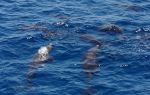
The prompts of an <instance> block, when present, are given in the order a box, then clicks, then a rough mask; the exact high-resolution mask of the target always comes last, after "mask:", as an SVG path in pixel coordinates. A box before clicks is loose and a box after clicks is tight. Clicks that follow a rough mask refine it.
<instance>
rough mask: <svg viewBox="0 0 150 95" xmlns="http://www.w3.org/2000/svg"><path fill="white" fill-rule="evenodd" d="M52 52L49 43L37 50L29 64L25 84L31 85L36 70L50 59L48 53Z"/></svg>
mask: <svg viewBox="0 0 150 95" xmlns="http://www.w3.org/2000/svg"><path fill="white" fill-rule="evenodd" d="M51 50H52V44H51V43H50V44H49V45H47V46H42V47H40V48H39V50H38V52H37V54H36V56H35V57H34V58H33V61H32V63H31V64H30V67H29V71H28V73H27V82H28V83H29V85H31V82H32V79H33V77H34V75H35V73H36V70H37V68H38V67H39V66H41V64H42V63H44V62H45V61H48V60H49V59H50V60H51V59H52V57H50V56H49V52H50V51H51Z"/></svg>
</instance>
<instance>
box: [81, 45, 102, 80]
mask: <svg viewBox="0 0 150 95" xmlns="http://www.w3.org/2000/svg"><path fill="white" fill-rule="evenodd" d="M99 48H100V45H96V46H94V47H92V48H90V49H89V50H88V51H87V53H86V54H85V58H84V61H83V68H84V70H85V72H86V73H87V75H88V77H89V78H92V76H93V74H94V72H95V71H96V69H97V68H98V67H99V65H98V64H97V63H96V60H97V53H98V51H99Z"/></svg>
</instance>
